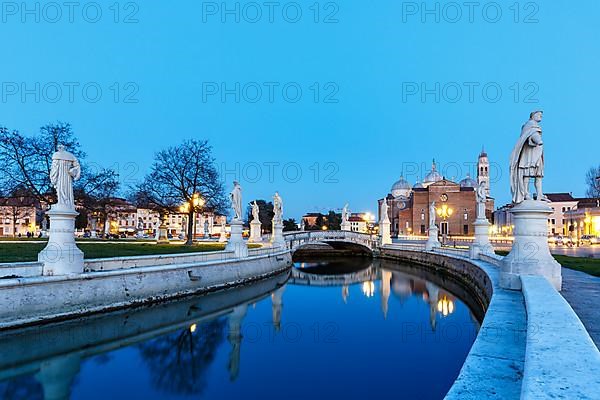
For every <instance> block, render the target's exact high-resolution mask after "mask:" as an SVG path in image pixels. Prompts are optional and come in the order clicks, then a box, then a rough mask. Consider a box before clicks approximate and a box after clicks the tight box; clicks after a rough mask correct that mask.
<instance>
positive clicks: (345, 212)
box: [342, 203, 350, 224]
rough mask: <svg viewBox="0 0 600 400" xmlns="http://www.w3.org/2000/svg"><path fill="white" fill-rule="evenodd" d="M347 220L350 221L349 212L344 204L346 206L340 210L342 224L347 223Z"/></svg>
mask: <svg viewBox="0 0 600 400" xmlns="http://www.w3.org/2000/svg"><path fill="white" fill-rule="evenodd" d="M349 219H350V210H349V208H348V203H346V205H345V206H344V208H343V209H342V224H343V223H347V222H348V220H349Z"/></svg>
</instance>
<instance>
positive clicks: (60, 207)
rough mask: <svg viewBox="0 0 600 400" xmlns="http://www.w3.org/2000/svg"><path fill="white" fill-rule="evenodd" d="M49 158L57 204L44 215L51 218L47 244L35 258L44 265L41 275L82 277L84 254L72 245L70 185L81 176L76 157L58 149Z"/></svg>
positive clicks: (72, 217) (72, 197)
mask: <svg viewBox="0 0 600 400" xmlns="http://www.w3.org/2000/svg"><path fill="white" fill-rule="evenodd" d="M57 149H58V150H57V151H56V153H54V154H53V155H52V166H51V168H50V183H51V184H52V187H54V188H55V189H56V196H57V202H56V204H53V205H52V207H50V211H48V212H47V213H46V214H47V215H48V216H49V217H50V235H49V239H48V244H47V245H46V247H45V248H44V249H43V250H42V251H41V252H40V253H39V254H38V261H39V262H41V263H43V269H42V274H43V275H45V276H49V275H72V274H81V273H83V252H82V251H81V250H79V249H78V248H77V244H76V243H75V218H76V217H77V215H78V213H77V211H75V197H74V195H73V182H74V181H76V180H78V179H79V178H80V176H81V166H80V165H79V161H78V160H77V158H75V156H74V155H73V154H71V153H69V152H68V151H66V150H65V147H64V146H62V145H59V146H58V147H57Z"/></svg>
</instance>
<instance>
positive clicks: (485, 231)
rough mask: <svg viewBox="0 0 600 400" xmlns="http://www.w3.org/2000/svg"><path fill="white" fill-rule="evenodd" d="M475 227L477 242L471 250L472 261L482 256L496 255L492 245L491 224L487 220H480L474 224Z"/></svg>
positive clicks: (475, 241) (474, 242)
mask: <svg viewBox="0 0 600 400" xmlns="http://www.w3.org/2000/svg"><path fill="white" fill-rule="evenodd" d="M473 226H474V227H475V240H474V241H473V244H472V245H471V247H470V249H469V255H470V257H471V259H473V260H476V259H478V258H479V255H480V254H494V248H493V247H492V244H491V243H490V237H489V232H490V223H489V222H488V220H487V219H485V218H478V219H476V220H475V222H474V223H473Z"/></svg>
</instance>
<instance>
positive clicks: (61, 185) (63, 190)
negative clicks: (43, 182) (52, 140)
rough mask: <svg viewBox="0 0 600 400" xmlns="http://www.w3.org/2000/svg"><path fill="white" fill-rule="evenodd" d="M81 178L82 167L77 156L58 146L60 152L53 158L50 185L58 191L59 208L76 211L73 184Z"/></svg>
mask: <svg viewBox="0 0 600 400" xmlns="http://www.w3.org/2000/svg"><path fill="white" fill-rule="evenodd" d="M80 176H81V166H80V165H79V161H78V160H77V158H75V156H74V155H73V154H71V153H69V152H68V151H66V150H65V146H63V145H58V151H57V152H56V153H54V155H53V156H52V168H51V169H50V183H51V184H52V186H53V187H54V188H55V189H56V194H57V197H58V202H57V206H58V207H59V208H63V209H68V210H75V197H74V196H73V182H74V181H76V180H78V179H79V178H80Z"/></svg>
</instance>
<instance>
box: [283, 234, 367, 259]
mask: <svg viewBox="0 0 600 400" xmlns="http://www.w3.org/2000/svg"><path fill="white" fill-rule="evenodd" d="M284 238H285V243H286V246H287V248H288V249H289V250H290V251H291V253H292V255H293V254H294V253H295V252H296V251H297V250H300V249H302V248H305V249H306V248H307V247H308V246H309V245H324V246H329V249H331V250H337V251H339V250H347V251H356V252H362V253H367V254H372V253H373V251H374V250H375V249H376V248H377V247H378V241H377V236H376V235H371V234H367V233H360V232H350V231H302V232H288V233H285V234H284ZM324 248H325V249H326V248H327V247H324ZM311 250H314V251H319V249H318V247H314V248H311Z"/></svg>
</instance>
